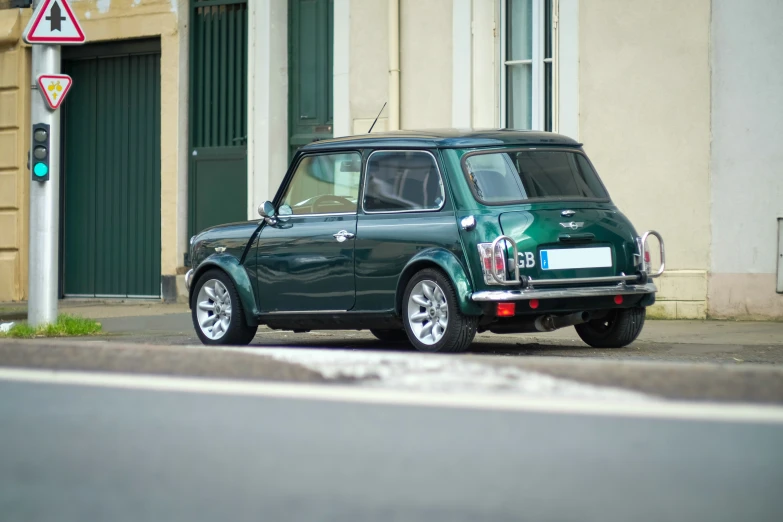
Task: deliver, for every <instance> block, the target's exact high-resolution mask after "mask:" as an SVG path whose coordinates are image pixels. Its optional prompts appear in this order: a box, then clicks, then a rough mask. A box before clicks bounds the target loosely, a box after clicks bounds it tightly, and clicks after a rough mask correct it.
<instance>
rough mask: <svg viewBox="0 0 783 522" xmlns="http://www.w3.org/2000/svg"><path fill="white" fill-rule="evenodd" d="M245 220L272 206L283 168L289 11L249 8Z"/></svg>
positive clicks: (256, 1) (269, 2) (262, 1)
mask: <svg viewBox="0 0 783 522" xmlns="http://www.w3.org/2000/svg"><path fill="white" fill-rule="evenodd" d="M249 9H250V11H249V13H248V16H249V25H250V35H251V36H250V41H249V43H248V46H249V56H248V100H247V101H248V158H247V163H248V191H247V199H248V201H247V214H248V219H255V218H256V217H257V216H258V214H257V213H256V209H257V208H258V205H260V204H261V203H263V202H264V201H266V200H271V199H272V198H273V197H274V195H275V192H276V191H277V187H278V186H279V185H280V182H281V181H282V179H283V177H285V172H286V169H287V167H288V7H287V2H280V1H278V0H253V1H252V2H249Z"/></svg>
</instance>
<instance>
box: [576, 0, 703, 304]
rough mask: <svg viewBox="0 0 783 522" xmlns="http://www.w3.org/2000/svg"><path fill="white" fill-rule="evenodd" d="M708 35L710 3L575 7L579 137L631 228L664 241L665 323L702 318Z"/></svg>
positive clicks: (606, 1)
mask: <svg viewBox="0 0 783 522" xmlns="http://www.w3.org/2000/svg"><path fill="white" fill-rule="evenodd" d="M709 30H710V0H690V1H688V2H683V1H681V0H660V1H658V2H643V1H641V0H631V1H629V0H590V1H589V2H581V3H580V6H579V78H580V88H579V108H580V116H579V139H580V141H582V142H583V143H584V144H585V150H586V151H587V153H588V155H589V156H590V157H591V158H592V160H593V162H594V164H595V166H596V169H597V170H598V172H599V174H600V175H601V177H602V178H603V179H604V181H605V183H606V184H607V187H608V189H609V192H610V194H611V195H612V197H613V199H614V200H615V202H616V203H617V204H618V205H619V206H620V208H621V209H622V211H623V212H624V213H625V214H626V215H628V217H629V218H630V219H631V220H632V221H633V223H634V225H635V226H636V227H637V229H638V230H639V231H643V230H646V229H655V230H658V231H659V232H660V233H661V234H662V235H663V237H664V239H665V241H666V253H667V274H665V275H664V276H663V278H662V280H659V281H660V283H661V287H662V288H663V289H664V290H665V291H662V292H661V294H660V295H659V303H658V305H657V307H656V310H654V313H658V314H660V315H664V316H667V317H672V316H674V317H683V318H685V317H704V316H705V309H706V294H707V291H706V273H707V270H708V268H709V247H710V199H709V198H710V187H709V161H710V63H709V42H710V37H709ZM680 302H682V303H683V304H682V305H679V304H678V303H680Z"/></svg>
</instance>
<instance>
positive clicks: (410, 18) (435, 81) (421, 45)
mask: <svg viewBox="0 0 783 522" xmlns="http://www.w3.org/2000/svg"><path fill="white" fill-rule="evenodd" d="M451 31H452V5H451V0H427V1H425V2H423V1H421V0H401V1H400V127H401V128H403V129H420V128H437V127H450V126H451V85H452V76H451V72H452V34H451Z"/></svg>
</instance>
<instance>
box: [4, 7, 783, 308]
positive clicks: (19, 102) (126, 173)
mask: <svg viewBox="0 0 783 522" xmlns="http://www.w3.org/2000/svg"><path fill="white" fill-rule="evenodd" d="M71 3H72V5H73V7H74V9H75V10H76V14H77V16H78V17H79V19H80V20H81V21H82V24H83V26H84V29H85V32H86V34H87V37H88V41H89V44H88V45H85V46H82V47H81V48H78V49H77V48H74V49H70V50H64V52H63V63H64V70H66V71H72V72H73V76H74V87H73V89H72V91H71V93H70V94H69V98H68V99H67V100H66V102H65V107H64V112H65V114H64V121H65V123H64V124H63V127H64V132H63V133H64V139H65V143H64V151H65V152H64V154H65V155H66V157H65V159H64V163H63V164H64V172H63V177H64V183H63V187H64V190H63V201H62V206H63V208H62V220H61V221H62V227H61V228H62V234H61V236H62V237H61V252H62V257H63V260H62V265H63V268H62V278H61V279H62V294H63V295H65V296H87V297H92V296H97V297H101V296H117V297H129V296H139V297H144V296H146V297H158V298H160V297H162V298H164V299H174V298H176V296H177V295H178V294H180V293H181V292H182V281H181V273H182V272H183V270H184V265H186V264H187V259H186V253H187V245H188V238H189V237H190V235H192V234H193V233H195V232H197V231H198V230H200V229H202V228H204V227H206V226H209V225H212V224H215V223H219V222H226V221H233V220H241V219H254V218H255V217H256V208H257V206H258V205H259V204H260V203H262V202H263V201H265V200H268V199H272V197H273V196H274V193H275V191H276V189H277V186H278V184H279V182H280V180H281V179H282V178H283V176H284V175H285V172H286V169H287V165H288V161H289V159H290V157H291V155H292V153H293V151H295V150H296V148H297V147H299V146H301V145H303V144H305V143H308V142H310V141H313V140H315V139H323V138H328V137H332V136H343V135H349V134H358V133H364V132H367V130H368V129H369V127H370V125H371V124H372V122H373V120H374V119H375V118H376V116H378V114H379V111H380V116H379V119H378V122H377V124H376V125H375V130H387V129H390V130H391V129H416V128H438V127H462V128H465V127H474V128H487V127H509V128H520V129H537V130H551V131H555V132H559V133H562V134H566V135H568V136H571V137H573V138H575V139H577V140H579V141H580V142H582V143H583V144H584V146H585V149H586V151H587V152H588V154H589V155H590V157H591V158H592V160H593V162H594V164H595V165H596V167H597V169H598V170H599V173H600V174H601V176H602V178H603V179H604V180H605V182H606V184H607V186H608V187H609V190H610V193H611V195H612V197H613V199H614V200H615V201H616V203H617V204H618V205H619V206H620V208H621V209H622V210H623V211H624V212H625V213H626V214H628V216H629V217H630V218H631V220H632V221H633V222H634V223H635V224H636V225H637V226H638V227H639V228H640V229H648V228H653V229H656V230H658V231H659V232H661V233H662V234H663V236H664V238H665V240H666V251H667V271H666V274H665V275H664V276H663V277H662V278H661V279H659V281H660V284H659V287H660V293H659V296H658V303H657V304H656V305H655V308H654V310H653V314H654V315H656V316H659V317H670V318H704V317H708V316H710V317H731V318H738V319H763V318H773V319H782V318H783V250H781V249H782V248H783V247H781V243H783V236H782V235H783V229H782V227H783V225H781V222H782V221H783V171H782V170H781V167H780V165H782V164H783V162H782V161H780V160H781V159H782V158H781V157H780V156H781V155H782V154H783V153H781V152H780V148H779V147H776V146H775V145H776V144H774V143H772V140H773V139H774V137H775V136H776V134H780V133H781V131H783V128H782V127H783V124H782V123H781V120H780V118H779V117H778V115H779V114H782V113H783V111H781V103H783V102H781V101H780V97H779V96H776V94H777V93H779V92H783V73H782V72H781V71H780V70H779V68H774V67H773V66H772V64H773V63H774V62H775V57H777V56H778V55H779V54H780V52H781V51H783V43H782V42H781V41H780V39H779V38H777V37H776V35H777V33H778V32H779V29H780V28H781V27H780V20H783V4H781V3H780V2H777V1H776V0H749V1H748V2H742V3H739V2H734V1H733V0H693V1H689V2H681V1H679V0H662V1H659V2H643V1H641V0H630V1H629V0H190V1H187V0H72V1H71ZM0 7H2V5H0ZM30 11H31V10H30V9H29V8H27V9H25V8H22V9H19V8H16V9H0V73H2V76H1V77H0V301H3V300H23V299H25V297H26V296H25V293H26V272H27V259H26V242H27V229H26V220H27V217H26V213H27V197H28V196H27V186H28V183H29V171H27V170H25V163H26V151H27V149H28V147H29V145H28V144H29V138H28V137H27V136H26V133H27V130H26V129H28V128H29V124H30V122H29V121H27V120H28V119H29V102H30V96H31V95H36V93H35V92H32V93H31V92H30V89H29V59H30V58H29V56H30V53H29V47H27V46H25V45H24V44H22V43H21V30H22V29H23V28H24V26H25V24H26V22H27V19H28V18H29V16H30V14H31V13H30ZM80 90H81V94H79V91H80ZM384 104H386V105H385V107H384ZM118 107H119V108H122V110H120V109H118ZM382 107H383V110H382V111H381V108H382ZM145 111H146V112H145ZM125 121H128V122H129V126H127V127H126V126H125V123H124V122H125ZM86 187H89V190H85V188H86ZM85 237H86V238H87V239H85ZM117 238H122V239H117ZM123 274H124V275H123Z"/></svg>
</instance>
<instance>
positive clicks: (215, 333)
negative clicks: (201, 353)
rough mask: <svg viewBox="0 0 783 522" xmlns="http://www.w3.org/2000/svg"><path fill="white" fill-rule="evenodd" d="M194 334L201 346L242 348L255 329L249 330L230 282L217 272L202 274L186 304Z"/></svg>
mask: <svg viewBox="0 0 783 522" xmlns="http://www.w3.org/2000/svg"><path fill="white" fill-rule="evenodd" d="M190 311H191V317H192V318H193V326H194V327H195V329H196V334H197V335H198V338H199V339H201V342H202V343H204V344H235V345H246V344H248V343H249V342H250V341H252V340H253V337H255V335H256V331H257V330H258V326H249V325H248V324H247V322H246V321H245V313H246V312H245V310H244V308H243V307H242V302H241V301H240V300H239V294H238V293H237V290H236V287H235V286H234V282H233V281H232V280H231V278H230V277H228V275H227V274H226V273H225V272H223V271H222V270H219V269H211V270H207V271H206V272H204V274H203V275H202V276H201V277H199V279H198V281H197V282H196V286H195V287H194V288H193V294H192V296H191V303H190Z"/></svg>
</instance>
